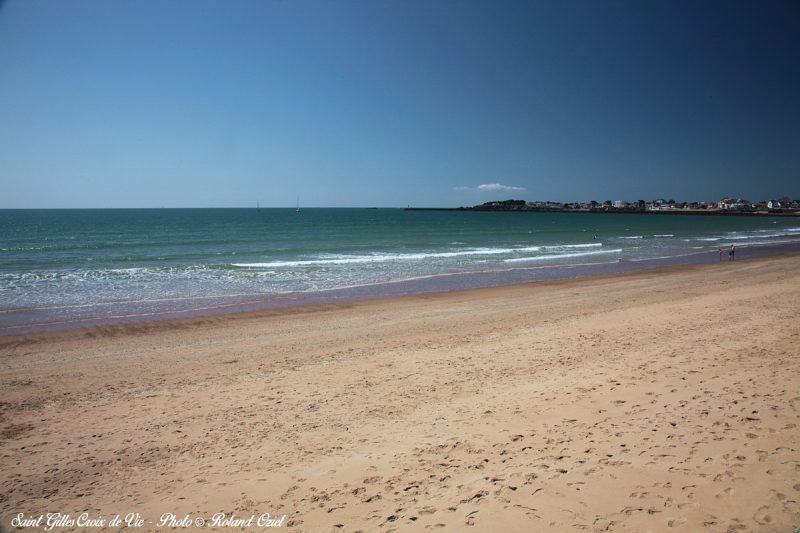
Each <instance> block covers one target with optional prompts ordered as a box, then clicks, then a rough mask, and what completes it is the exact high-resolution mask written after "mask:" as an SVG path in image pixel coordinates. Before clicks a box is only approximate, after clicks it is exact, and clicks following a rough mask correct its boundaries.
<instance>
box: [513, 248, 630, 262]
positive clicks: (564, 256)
mask: <svg viewBox="0 0 800 533" xmlns="http://www.w3.org/2000/svg"><path fill="white" fill-rule="evenodd" d="M620 252H622V249H621V248H617V249H616V250H598V251H594V252H576V253H571V254H552V255H537V256H533V257H515V258H513V259H506V260H505V262H506V263H526V262H529V261H546V260H551V259H569V258H572V257H584V256H587V255H600V254H618V253H620Z"/></svg>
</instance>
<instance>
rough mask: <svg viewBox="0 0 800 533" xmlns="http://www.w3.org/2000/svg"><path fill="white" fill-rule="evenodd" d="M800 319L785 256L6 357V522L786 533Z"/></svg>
mask: <svg viewBox="0 0 800 533" xmlns="http://www.w3.org/2000/svg"><path fill="white" fill-rule="evenodd" d="M799 316H800V255H796V254H795V255H787V256H781V257H775V258H768V259H752V260H747V261H737V262H734V263H727V262H725V263H712V264H706V265H696V266H688V267H679V268H671V269H661V270H654V271H643V272H637V273H631V274H622V275H613V276H605V277H598V278H588V279H581V280H571V281H554V282H541V283H532V284H527V285H517V286H510V287H500V288H492V289H478V290H469V291H460V292H449V293H440V294H431V295H417V296H409V297H397V298H390V299H385V300H374V301H365V302H359V303H352V304H347V305H338V306H337V305H329V306H318V307H305V308H297V309H291V310H275V311H270V312H262V313H258V314H250V315H237V316H224V317H215V318H207V319H194V320H185V321H177V322H162V323H156V324H135V325H128V326H115V327H109V328H95V329H91V330H85V331H70V332H60V333H48V334H38V335H28V336H17V337H2V338H0V361H2V364H0V391H2V393H1V394H2V395H1V396H0V467H1V468H0V471H2V473H3V477H2V481H1V482H0V524H2V526H3V527H4V528H5V529H6V530H9V529H11V530H13V528H12V527H11V523H12V518H13V517H14V516H16V515H17V513H24V514H25V516H26V517H36V516H38V515H40V514H42V513H46V512H48V511H49V512H55V511H57V512H61V513H70V514H71V515H72V516H75V515H76V514H77V513H80V512H84V511H85V512H87V513H89V515H90V516H92V517H103V518H105V519H109V518H111V517H113V516H114V515H115V514H121V515H125V514H126V513H135V512H138V513H140V515H141V516H142V518H143V519H144V520H145V523H144V524H143V525H142V527H140V528H138V529H132V530H138V531H149V530H156V529H158V528H157V527H156V523H157V521H158V519H159V517H161V516H162V514H163V513H168V512H169V513H174V514H175V515H177V517H178V518H183V517H184V516H186V515H189V517H190V518H191V519H192V520H195V519H197V518H203V519H205V520H207V521H210V520H211V518H212V516H213V515H214V514H215V513H217V512H225V513H227V516H228V517H230V516H231V514H232V513H233V514H234V515H235V517H236V518H237V519H242V520H246V519H248V518H249V517H251V516H252V515H255V516H256V517H258V516H259V515H263V514H264V513H270V515H271V517H278V518H280V517H282V516H283V515H286V518H285V519H284V521H283V522H282V526H283V528H284V529H288V530H292V531H356V530H364V531H374V530H381V531H383V530H389V529H397V530H401V531H405V530H420V531H422V530H428V529H440V530H443V531H452V530H464V529H470V530H474V531H573V530H574V531H578V530H580V531H587V530H588V531H668V530H674V531H726V530H731V531H783V532H785V531H791V530H792V528H793V527H798V526H800V504H798V501H800V451H798V446H800V445H799V444H798V443H800V429H798V424H800V410H799V409H800V357H799V356H800V320H798V317H799ZM469 526H473V527H472V528H469ZM69 529H80V528H59V529H55V530H56V531H65V530H69ZM107 529H109V530H116V529H118V528H113V527H109V528H107ZM162 529H163V528H162ZM187 529H191V528H187ZM206 529H208V528H206ZM224 529H225V528H220V530H224ZM245 529H246V530H256V529H259V528H258V527H256V526H255V525H253V526H252V527H250V528H245ZM25 530H29V531H32V530H33V529H25ZM39 530H40V529H39ZM87 530H88V529H87ZM91 530H92V531H97V530H98V529H94V528H93V529H91Z"/></svg>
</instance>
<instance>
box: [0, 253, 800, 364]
mask: <svg viewBox="0 0 800 533" xmlns="http://www.w3.org/2000/svg"><path fill="white" fill-rule="evenodd" d="M789 258H800V251H785V252H782V253H779V254H772V255H765V256H756V257H750V258H741V259H737V260H736V261H732V262H730V261H727V260H724V261H722V262H707V261H704V262H697V263H689V264H672V265H662V266H656V267H650V268H642V269H634V270H628V271H616V272H604V273H599V274H593V275H585V276H577V277H557V278H551V279H542V280H534V281H523V282H519V283H513V284H500V285H491V286H479V287H468V288H462V289H453V290H441V291H430V292H411V293H405V294H398V295H389V296H376V297H372V298H362V299H354V300H346V301H333V302H331V301H325V302H322V303H304V304H303V303H301V304H298V305H289V306H285V307H268V308H262V309H255V310H244V311H242V310H239V311H231V312H223V313H216V314H210V315H198V316H187V317H178V318H167V319H155V320H141V321H132V322H113V323H108V324H99V325H94V324H93V325H87V326H78V327H72V328H63V329H54V330H46V331H28V332H20V333H12V334H0V349H3V348H5V347H9V346H11V347H14V346H18V345H23V344H27V343H39V342H49V341H61V340H80V339H86V338H97V337H103V336H109V337H120V336H122V337H124V336H126V335H129V334H130V335H136V336H139V335H146V334H151V333H154V334H157V333H160V332H164V331H174V330H184V329H185V330H191V329H195V328H201V329H202V328H207V327H209V326H212V327H213V326H225V325H226V324H232V325H235V324H237V323H238V322H252V321H260V320H274V319H280V318H283V317H287V318H288V317H302V316H305V315H309V316H313V315H317V314H326V313H336V312H337V311H341V310H358V309H362V308H370V307H374V306H378V307H382V306H391V305H392V304H394V303H397V304H402V305H406V304H408V303H409V302H415V301H420V300H421V301H427V300H446V299H448V298H449V299H453V300H455V301H461V300H468V299H470V298H482V297H496V298H513V297H514V295H515V294H516V293H517V292H518V291H520V290H531V289H533V288H534V287H541V288H542V290H552V289H558V288H566V287H568V286H569V285H570V284H589V285H592V284H594V283H609V282H614V281H625V280H630V281H633V280H637V279H650V278H652V277H653V276H655V277H656V278H657V277H658V276H662V275H667V276H668V275H674V274H680V273H682V272H684V273H689V272H697V273H700V272H703V271H706V270H708V271H709V273H713V272H714V271H715V270H717V269H718V268H719V266H716V265H720V266H722V267H723V268H724V266H725V265H731V266H733V265H739V264H742V263H745V264H749V263H759V262H762V261H767V262H768V261H771V260H780V259H789ZM398 283H402V282H398Z"/></svg>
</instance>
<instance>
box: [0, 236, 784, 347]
mask: <svg viewBox="0 0 800 533" xmlns="http://www.w3.org/2000/svg"><path fill="white" fill-rule="evenodd" d="M787 253H800V243H799V242H790V243H776V244H764V245H746V246H740V247H737V259H736V260H737V261H744V260H747V259H750V258H755V257H773V256H780V255H784V254H787ZM718 262H719V261H718V259H717V252H716V251H715V250H702V251H696V252H691V253H686V254H682V255H673V256H665V257H658V258H644V259H633V260H617V261H605V262H603V261H601V262H584V263H573V264H566V265H535V266H534V265H520V266H518V267H509V268H506V269H503V270H487V271H476V272H456V273H448V274H436V275H431V276H423V277H419V278H412V279H404V280H396V281H386V282H380V283H373V284H366V285H356V286H352V287H345V288H339V289H328V290H323V291H317V292H308V293H286V294H275V295H263V294H247V295H236V296H208V297H202V298H199V299H195V300H192V299H187V300H184V301H198V300H202V301H204V302H205V303H204V304H203V305H200V306H192V307H185V308H177V309H173V308H170V307H169V306H168V304H167V302H177V301H182V300H183V299H180V298H179V299H168V300H164V301H154V300H149V301H142V302H131V303H130V304H129V305H130V307H128V308H126V307H125V306H124V304H125V302H108V303H98V304H87V305H80V306H74V307H73V306H65V307H64V308H63V309H70V308H84V309H98V310H99V309H103V308H107V309H109V310H110V311H109V312H108V313H106V314H105V315H99V314H97V312H95V314H94V315H88V316H87V315H82V314H80V313H75V314H74V315H70V316H67V317H64V318H61V319H58V320H54V319H53V318H49V316H50V315H48V312H50V313H53V309H55V310H59V309H62V308H52V309H50V308H44V309H43V310H38V309H29V310H24V309H23V310H19V311H15V310H5V311H3V313H0V314H5V316H2V317H1V318H3V319H4V320H3V321H0V339H4V338H7V337H13V336H18V335H27V334H38V333H48V332H58V331H70V330H84V329H91V328H107V327H114V326H116V325H135V324H148V323H150V322H161V321H167V322H171V321H182V320H193V319H211V318H214V317H224V316H227V315H238V314H248V313H258V312H268V311H275V310H288V309H293V308H304V307H309V306H320V305H337V304H350V303H357V302H361V301H372V300H381V299H385V298H396V297H402V296H413V295H424V294H438V293H448V292H454V291H461V290H466V289H479V288H492V287H502V286H513V285H519V284H525V283H541V282H546V281H554V280H568V279H581V278H591V277H595V276H602V275H606V274H615V273H620V274H621V273H629V272H637V271H654V270H658V269H661V268H664V267H671V266H678V267H679V266H688V265H695V264H706V263H708V264H717V263H718ZM137 305H138V306H141V307H136V306H137ZM159 306H162V307H159ZM140 309H141V310H140ZM37 313H38V315H37ZM109 314H110V316H109ZM23 316H25V317H26V318H27V317H31V318H30V319H26V320H20V319H19V318H17V320H16V321H13V320H12V319H13V318H15V317H20V318H21V317H23ZM37 316H38V318H37Z"/></svg>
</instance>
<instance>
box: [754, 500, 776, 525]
mask: <svg viewBox="0 0 800 533" xmlns="http://www.w3.org/2000/svg"><path fill="white" fill-rule="evenodd" d="M769 510H770V508H769V505H762V506H761V507H759V508H758V511H756V514H754V515H753V520H755V521H756V522H757V523H758V524H761V525H762V526H767V525H769V524H771V523H772V516H771V515H770V514H769Z"/></svg>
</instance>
